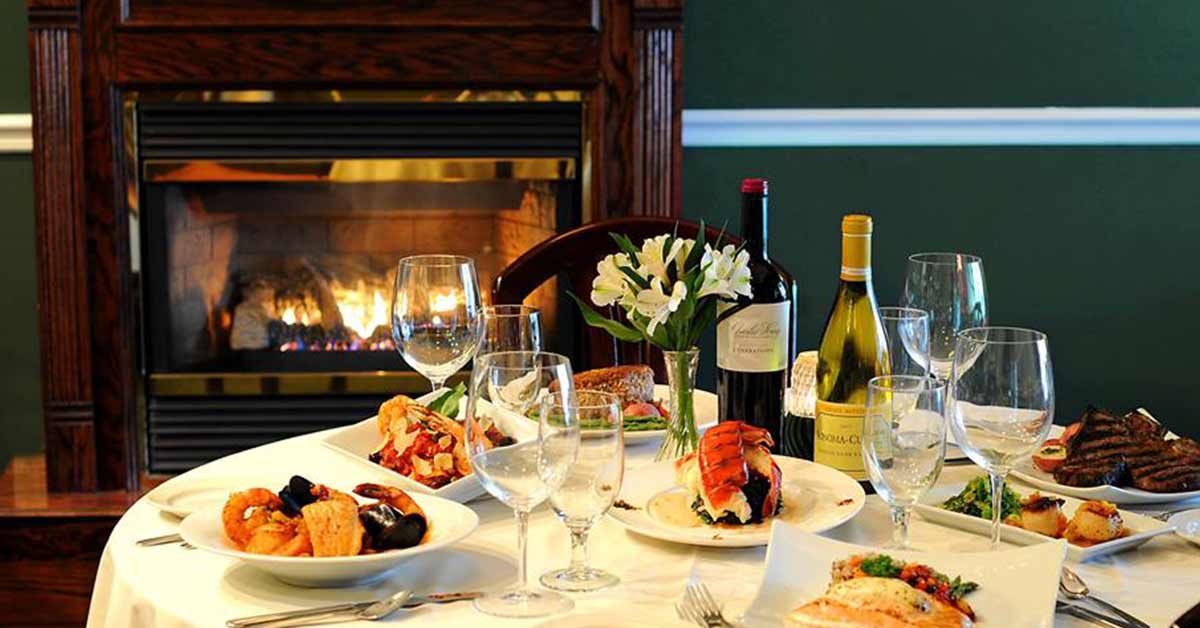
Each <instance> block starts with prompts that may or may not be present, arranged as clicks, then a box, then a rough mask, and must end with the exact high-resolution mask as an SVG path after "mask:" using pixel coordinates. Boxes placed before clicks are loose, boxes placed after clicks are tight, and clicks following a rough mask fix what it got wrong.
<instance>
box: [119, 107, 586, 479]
mask: <svg viewBox="0 0 1200 628" xmlns="http://www.w3.org/2000/svg"><path fill="white" fill-rule="evenodd" d="M125 111H126V112H127V115H128V116H129V120H128V124H129V126H130V127H131V128H133V129H135V131H136V133H135V134H134V136H135V141H134V142H133V143H132V144H131V146H132V147H134V148H135V150H134V151H133V154H132V155H131V156H130V160H131V161H132V162H134V163H136V164H137V167H136V172H137V174H138V176H137V177H136V179H135V180H133V181H131V185H132V186H133V187H134V188H135V189H136V191H137V192H136V193H137V196H136V203H133V204H131V207H132V208H133V212H134V213H133V215H132V216H131V217H130V224H131V226H132V228H133V229H135V230H136V231H137V237H136V238H131V243H133V246H136V247H138V250H137V251H133V252H131V253H132V255H131V257H132V259H134V260H136V266H135V267H134V269H133V270H134V272H135V273H137V276H138V277H139V278H140V283H141V286H142V294H141V303H140V306H141V307H140V310H141V312H142V316H141V318H142V321H143V323H142V325H141V332H142V333H141V338H140V346H141V347H142V354H143V359H144V396H145V404H144V406H145V408H146V416H145V427H144V441H145V451H146V466H147V470H148V471H150V472H151V473H170V472H178V471H183V470H186V469H188V468H191V467H193V466H195V465H197V464H201V463H203V462H206V461H208V460H211V459H214V458H217V457H220V456H223V455H226V454H229V453H232V452H235V451H238V450H241V449H244V448H246V447H250V446H254V445H259V444H263V443H266V442H270V441H272V440H277V439H279V438H283V437H287V436H294V435H298V434H303V433H306V432H310V431H313V430H317V429H324V428H327V427H333V426H336V425H343V424H346V423H348V422H351V421H354V420H356V419H361V418H362V417H364V416H369V415H370V414H371V413H373V411H374V409H375V408H376V407H377V406H378V404H379V403H380V402H381V401H382V400H383V399H384V398H386V396H389V395H391V394H395V393H397V392H404V393H418V392H424V391H425V390H426V389H427V387H428V383H427V382H426V380H425V379H424V378H423V377H421V376H420V375H418V374H416V373H415V372H412V371H411V370H409V369H408V367H407V366H406V365H405V364H404V362H403V361H402V360H401V358H400V357H399V355H398V354H397V353H396V351H395V346H394V344H393V341H392V337H391V329H390V324H389V313H388V309H389V306H390V301H391V293H392V282H393V280H394V269H395V265H396V261H397V260H398V259H399V258H401V257H403V256H406V255H419V254H428V253H451V254H458V255H465V256H469V257H471V258H473V259H474V260H475V263H476V267H477V272H478V275H479V281H480V284H481V286H485V287H486V286H488V285H490V284H491V281H492V278H493V277H494V276H495V274H496V273H497V271H499V270H500V269H501V268H503V267H504V266H505V265H507V264H508V263H510V262H511V261H513V260H514V259H516V258H517V257H518V256H520V255H521V254H522V253H524V252H525V251H527V250H528V249H529V248H531V247H532V246H533V245H534V244H536V243H538V242H540V241H542V240H544V239H546V238H548V237H550V236H553V235H554V234H555V233H557V232H558V230H560V229H569V228H572V227H574V226H577V225H578V224H579V222H580V218H581V198H582V197H583V196H584V195H585V191H584V190H583V187H582V184H581V181H580V179H579V176H578V175H579V163H580V159H581V154H580V148H581V146H582V145H583V143H584V141H583V137H584V129H583V128H582V108H581V103H580V99H579V94H578V93H576V92H569V91H558V92H524V91H505V92H499V91H485V92H470V91H460V92H441V91H438V92H424V93H393V94H387V93H373V94H371V95H370V98H369V99H364V100H356V99H355V98H354V95H352V94H342V93H338V92H328V91H314V92H308V93H284V92H278V93H277V92H236V91H225V92H204V93H196V92H185V93H170V94H164V93H145V94H137V95H133V96H131V98H130V102H129V105H128V106H127V107H126V108H125ZM485 294H486V291H485ZM559 300H560V295H559V294H558V290H557V286H556V283H555V282H554V281H551V282H547V284H545V285H543V286H542V288H541V289H539V290H538V292H537V293H535V294H533V295H531V297H530V299H529V302H530V304H532V305H536V306H537V307H539V308H540V309H541V310H542V312H543V317H544V318H545V321H546V327H547V329H546V330H545V333H546V335H547V336H549V337H553V336H554V335H555V333H554V329H555V327H556V326H557V323H558V321H557V319H556V317H555V312H556V311H557V309H558V303H559Z"/></svg>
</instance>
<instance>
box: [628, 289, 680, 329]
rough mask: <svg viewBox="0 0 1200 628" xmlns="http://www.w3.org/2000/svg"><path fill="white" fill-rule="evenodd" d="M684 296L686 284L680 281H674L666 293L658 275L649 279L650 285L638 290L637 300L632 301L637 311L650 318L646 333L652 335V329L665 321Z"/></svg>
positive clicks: (677, 307) (676, 308)
mask: <svg viewBox="0 0 1200 628" xmlns="http://www.w3.org/2000/svg"><path fill="white" fill-rule="evenodd" d="M685 297H687V284H685V283H683V282H682V281H676V282H675V286H674V287H673V288H672V289H671V294H667V293H666V292H665V291H664V290H663V282H662V280H661V279H659V278H658V277H655V278H653V279H651V280H650V287H649V288H647V289H645V290H641V291H639V292H638V294H637V301H636V302H635V303H634V309H635V310H636V311H637V313H638V314H641V315H642V316H645V317H646V318H648V319H650V320H649V322H647V323H646V333H647V334H649V335H651V336H653V335H654V330H656V329H658V326H659V325H661V324H663V323H665V322H667V318H668V317H670V316H671V314H672V313H674V312H675V310H678V309H679V304H680V303H683V299H684V298H685Z"/></svg>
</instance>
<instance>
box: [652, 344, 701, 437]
mask: <svg viewBox="0 0 1200 628" xmlns="http://www.w3.org/2000/svg"><path fill="white" fill-rule="evenodd" d="M699 355H700V350H699V349H696V348H694V347H693V348H692V349H689V350H686V351H664V352H663V359H664V361H665V362H666V367H667V386H668V388H669V389H670V393H671V398H670V400H669V405H670V407H669V408H668V411H669V412H670V414H671V416H670V417H669V420H668V422H667V435H666V436H665V437H664V438H663V442H662V446H661V447H659V449H658V455H656V456H655V460H674V459H675V458H678V457H680V456H682V455H684V454H687V453H690V452H693V451H696V446H697V444H698V443H699V441H700V437H699V435H698V434H697V433H696V412H695V393H696V363H697V362H698V357H699Z"/></svg>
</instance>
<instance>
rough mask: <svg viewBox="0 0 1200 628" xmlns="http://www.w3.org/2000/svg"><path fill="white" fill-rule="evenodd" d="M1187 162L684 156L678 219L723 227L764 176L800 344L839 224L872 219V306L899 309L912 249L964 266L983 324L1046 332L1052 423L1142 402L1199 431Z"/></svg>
mask: <svg viewBox="0 0 1200 628" xmlns="http://www.w3.org/2000/svg"><path fill="white" fill-rule="evenodd" d="M1198 166H1200V147H1197V148H1179V149H1130V148H1124V149H1112V148H1000V149H996V148H875V149H861V148H855V149H769V150H763V149H721V150H687V151H684V168H685V181H686V183H685V186H684V206H685V207H686V213H687V214H688V215H689V216H693V217H697V218H704V219H705V220H707V221H709V222H723V221H730V223H731V224H732V225H735V227H736V224H737V220H736V217H735V216H736V211H737V207H738V182H739V181H740V179H741V177H743V176H763V177H767V178H769V179H770V180H771V184H772V185H771V214H770V219H771V223H770V231H771V241H770V249H771V252H772V255H773V257H775V259H776V260H778V261H779V262H780V263H782V264H783V265H784V266H785V267H786V268H787V269H788V270H789V271H791V272H792V273H793V274H794V275H796V276H797V278H798V279H799V281H800V282H801V286H800V288H801V300H800V320H799V332H800V333H799V337H800V343H799V344H800V346H801V347H802V348H815V347H816V344H817V341H818V339H819V338H820V335H821V330H822V327H823V325H824V322H825V317H826V315H827V314H828V308H829V307H830V303H831V300H832V297H833V293H834V290H835V288H836V286H837V274H838V264H839V260H840V257H839V247H840V244H841V240H840V236H839V221H840V217H841V215H842V214H843V213H844V212H847V211H868V212H870V213H871V214H873V215H874V217H875V237H874V269H875V290H876V294H877V295H878V297H879V302H880V303H881V304H884V305H889V304H896V303H897V301H898V299H899V296H900V290H901V287H902V285H903V281H904V260H905V258H906V257H907V255H908V254H909V253H914V252H918V251H945V250H961V251H969V252H973V253H977V254H979V255H981V256H982V257H983V259H984V269H985V274H986V276H987V286H988V301H989V303H988V305H989V315H990V317H991V322H992V323H995V324H1002V325H1016V326H1025V327H1034V328H1037V329H1040V330H1042V331H1045V332H1046V333H1047V334H1049V337H1050V346H1051V356H1052V359H1053V360H1054V367H1055V368H1054V371H1055V372H1054V375H1055V384H1056V392H1057V396H1058V398H1057V407H1056V410H1057V412H1056V414H1057V417H1058V418H1059V419H1060V420H1061V419H1068V418H1072V419H1073V418H1074V417H1075V416H1076V415H1078V414H1079V413H1080V412H1081V411H1082V409H1083V408H1084V406H1085V404H1087V403H1094V404H1097V405H1104V406H1108V407H1111V408H1113V409H1116V410H1125V409H1129V408H1133V407H1136V406H1139V405H1144V406H1145V407H1147V408H1149V409H1150V410H1151V411H1152V412H1154V413H1155V415H1156V416H1158V417H1159V418H1160V419H1163V420H1164V421H1166V422H1167V423H1168V424H1169V425H1170V426H1171V427H1173V428H1174V429H1176V430H1177V431H1181V432H1189V433H1192V434H1200V418H1197V417H1196V415H1195V411H1194V408H1195V401H1194V399H1193V395H1192V393H1191V390H1192V383H1193V380H1192V376H1193V375H1194V373H1195V364H1196V352H1197V349H1200V342H1198V341H1197V340H1196V335H1195V333H1194V329H1195V323H1194V322H1193V321H1194V319H1195V316H1196V312H1200V290H1196V289H1195V287H1194V286H1193V280H1192V278H1191V275H1192V274H1193V272H1194V269H1195V268H1196V262H1195V248H1194V242H1195V240H1196V237H1197V235H1198V234H1200V219H1198V218H1197V217H1196V211H1197V204H1198V202H1197V199H1200V178H1198V177H1197V176H1196V172H1197V168H1198ZM708 355H711V350H710V352H709V353H708Z"/></svg>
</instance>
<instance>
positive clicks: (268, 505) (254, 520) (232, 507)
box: [221, 488, 283, 548]
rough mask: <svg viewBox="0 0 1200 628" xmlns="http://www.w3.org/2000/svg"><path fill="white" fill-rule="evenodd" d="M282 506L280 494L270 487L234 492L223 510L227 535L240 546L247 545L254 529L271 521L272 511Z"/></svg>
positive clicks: (222, 517) (222, 521)
mask: <svg viewBox="0 0 1200 628" xmlns="http://www.w3.org/2000/svg"><path fill="white" fill-rule="evenodd" d="M282 506H283V502H282V501H280V500H279V496H278V495H276V494H275V493H274V492H272V491H271V490H270V489H265V488H252V489H249V490H245V491H241V492H238V493H233V494H232V495H230V496H229V500H228V501H226V502H225V507H224V508H223V509H222V510H221V523H222V524H223V525H224V527H225V535H226V536H228V537H229V540H231V541H233V542H234V544H236V545H237V546H238V547H239V548H242V547H245V545H246V543H247V542H249V541H250V536H251V535H252V534H253V533H254V531H255V530H256V529H258V528H259V527H261V526H263V525H266V524H267V523H269V522H270V521H271V512H272V511H274V510H277V509H279V508H281V507H282ZM247 511H249V513H248V514H247Z"/></svg>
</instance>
